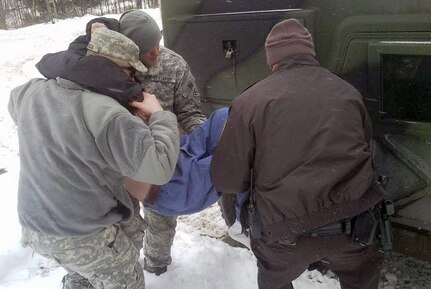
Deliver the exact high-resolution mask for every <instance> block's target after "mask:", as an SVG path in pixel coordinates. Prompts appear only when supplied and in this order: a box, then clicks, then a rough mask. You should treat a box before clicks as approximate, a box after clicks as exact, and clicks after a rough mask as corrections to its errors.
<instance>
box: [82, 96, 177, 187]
mask: <svg viewBox="0 0 431 289" xmlns="http://www.w3.org/2000/svg"><path fill="white" fill-rule="evenodd" d="M100 97H103V96H100ZM103 98H104V99H105V100H107V101H105V102H104V103H102V102H101V101H100V99H99V100H97V97H96V96H92V97H91V98H90V97H88V98H87V99H86V101H85V103H84V107H83V108H84V115H85V122H86V125H87V127H88V128H89V131H90V132H91V134H92V135H93V137H94V139H95V142H96V145H97V147H98V148H99V151H100V153H101V155H102V156H103V158H104V159H105V161H106V162H107V163H108V165H109V166H110V167H112V168H114V169H115V170H116V171H119V172H120V173H121V174H122V175H123V176H126V177H130V178H132V179H134V180H136V181H139V182H146V183H151V184H156V185H162V184H165V183H167V182H168V181H169V180H170V178H171V177H172V174H173V173H174V170H175V166H176V163H177V160H178V155H179V137H178V128H177V122H176V117H175V115H174V114H173V113H171V112H168V111H161V112H156V113H154V114H153V115H152V116H151V118H150V123H149V126H147V125H146V124H145V123H144V122H143V121H142V120H141V119H139V118H138V117H135V116H133V115H131V114H130V113H128V112H127V111H125V110H124V111H123V112H118V109H115V104H114V105H112V104H110V103H109V99H108V98H106V97H103ZM111 101H112V100H111ZM117 106H118V104H117Z"/></svg>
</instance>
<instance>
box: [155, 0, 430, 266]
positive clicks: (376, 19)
mask: <svg viewBox="0 0 431 289" xmlns="http://www.w3.org/2000/svg"><path fill="white" fill-rule="evenodd" d="M288 18H296V19H298V20H300V21H301V22H302V23H303V24H304V25H305V26H306V27H307V28H308V29H309V30H310V32H311V34H312V35H313V39H314V42H315V46H316V54H317V58H318V60H319V61H320V63H321V64H322V65H323V66H324V67H326V68H328V69H329V70H331V71H332V72H334V73H336V74H337V75H339V76H341V77H342V78H344V79H345V80H347V81H348V82H350V83H351V84H352V85H354V86H355V87H356V88H357V89H358V90H359V91H360V92H361V94H362V95H363V97H364V101H365V103H366V105H367V108H368V110H369V112H370V115H371V117H372V119H373V126H374V142H373V145H374V147H375V150H374V151H375V156H374V159H375V165H376V168H377V171H378V173H379V174H381V175H385V176H388V177H389V182H388V183H387V187H386V188H387V191H388V194H389V197H390V198H391V199H393V200H394V201H396V206H397V213H396V217H395V218H394V224H395V226H396V236H395V241H396V244H395V245H396V248H397V249H398V250H400V251H404V252H406V253H408V254H412V255H415V256H416V257H419V258H422V259H426V260H431V233H430V232H431V0H409V1H405V0H380V1H375V0H361V1H358V0H325V1H322V0H311V1H300V0H297V1H280V0H265V1H261V0H227V1H219V0H206V1H204V0H193V1H192V0H181V1H177V0H163V1H162V21H163V27H164V30H163V33H164V41H165V45H166V46H167V47H169V48H171V49H173V50H175V51H176V52H178V53H179V54H181V55H182V56H183V57H184V58H185V59H186V61H187V62H188V63H189V65H190V67H191V69H192V72H193V74H194V75H195V77H196V81H197V85H198V88H199V90H200V92H201V94H202V100H203V110H204V112H205V113H207V114H208V113H210V112H211V111H213V110H214V109H216V108H218V107H220V106H227V105H229V103H230V102H231V100H232V99H233V98H234V97H235V96H237V95H238V94H240V93H241V91H242V90H244V89H246V88H247V87H249V86H250V85H252V84H253V83H255V82H256V81H258V80H260V79H262V78H264V77H265V76H267V75H268V74H269V72H270V71H269V69H268V67H267V65H266V59H265V51H264V42H265V38H266V35H267V34H268V32H269V31H270V30H271V28H272V26H273V25H274V24H276V23H277V22H279V21H281V20H283V19H288ZM232 51H233V53H231V54H232V55H233V56H232V57H231V58H226V54H230V52H232Z"/></svg>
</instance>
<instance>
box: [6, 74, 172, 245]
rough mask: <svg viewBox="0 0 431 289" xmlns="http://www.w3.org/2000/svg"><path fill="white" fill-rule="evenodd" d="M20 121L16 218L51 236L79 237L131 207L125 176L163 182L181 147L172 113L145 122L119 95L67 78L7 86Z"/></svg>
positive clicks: (121, 217) (127, 213)
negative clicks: (86, 87) (96, 90)
mask: <svg viewBox="0 0 431 289" xmlns="http://www.w3.org/2000/svg"><path fill="white" fill-rule="evenodd" d="M9 112H10V115H11V116H12V118H13V120H14V121H15V123H16V124H17V125H18V137H19V152H20V162H21V171H20V180H19V188H18V214H19V219H20V222H21V225H22V226H23V227H25V228H28V229H30V230H33V231H35V232H39V233H45V234H49V235H53V236H67V237H69V236H84V235H90V234H93V233H96V232H98V231H100V230H102V229H104V228H106V227H108V226H110V225H112V224H115V223H117V222H119V221H121V220H127V219H128V218H129V217H130V216H131V214H130V212H131V211H132V208H133V207H132V204H131V200H130V198H129V196H128V194H127V192H126V191H125V190H124V188H123V184H124V179H125V177H130V178H133V179H135V180H138V181H141V182H149V183H153V184H159V185H161V184H164V183H166V182H168V181H169V179H170V178H171V176H172V173H173V171H174V169H175V165H176V162H177V159H178V154H179V139H178V129H177V121H176V117H175V115H174V114H172V113H170V112H167V111H164V112H157V113H154V114H153V115H152V116H151V118H150V124H149V126H147V125H145V124H144V123H143V122H142V120H140V119H139V118H137V117H135V116H133V115H131V114H130V113H129V112H128V111H127V110H126V109H125V108H124V107H123V106H121V105H120V104H119V103H118V102H117V101H115V100H113V99H112V98H109V97H107V96H104V95H101V94H97V93H93V92H89V91H86V90H84V89H82V88H81V87H79V86H78V85H77V84H75V83H73V82H70V81H67V80H64V79H57V80H45V79H33V80H31V81H29V82H27V83H26V84H24V85H22V86H20V87H17V88H15V89H13V90H12V92H11V97H10V101H9Z"/></svg>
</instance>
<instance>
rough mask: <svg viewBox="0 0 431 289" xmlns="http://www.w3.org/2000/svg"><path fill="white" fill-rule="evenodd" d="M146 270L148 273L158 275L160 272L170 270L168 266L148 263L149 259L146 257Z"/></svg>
mask: <svg viewBox="0 0 431 289" xmlns="http://www.w3.org/2000/svg"><path fill="white" fill-rule="evenodd" d="M144 270H145V271H147V272H148V273H153V274H156V276H159V275H160V274H163V273H165V272H166V271H168V266H163V267H153V266H150V265H148V263H147V259H144Z"/></svg>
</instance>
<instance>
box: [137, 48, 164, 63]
mask: <svg viewBox="0 0 431 289" xmlns="http://www.w3.org/2000/svg"><path fill="white" fill-rule="evenodd" d="M159 49H160V45H159V44H157V46H155V47H154V48H153V49H151V50H150V51H148V52H145V53H141V54H140V55H139V60H140V61H141V62H142V63H143V64H144V65H145V66H146V67H147V68H149V67H152V66H154V65H156V63H157V58H158V57H159Z"/></svg>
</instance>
